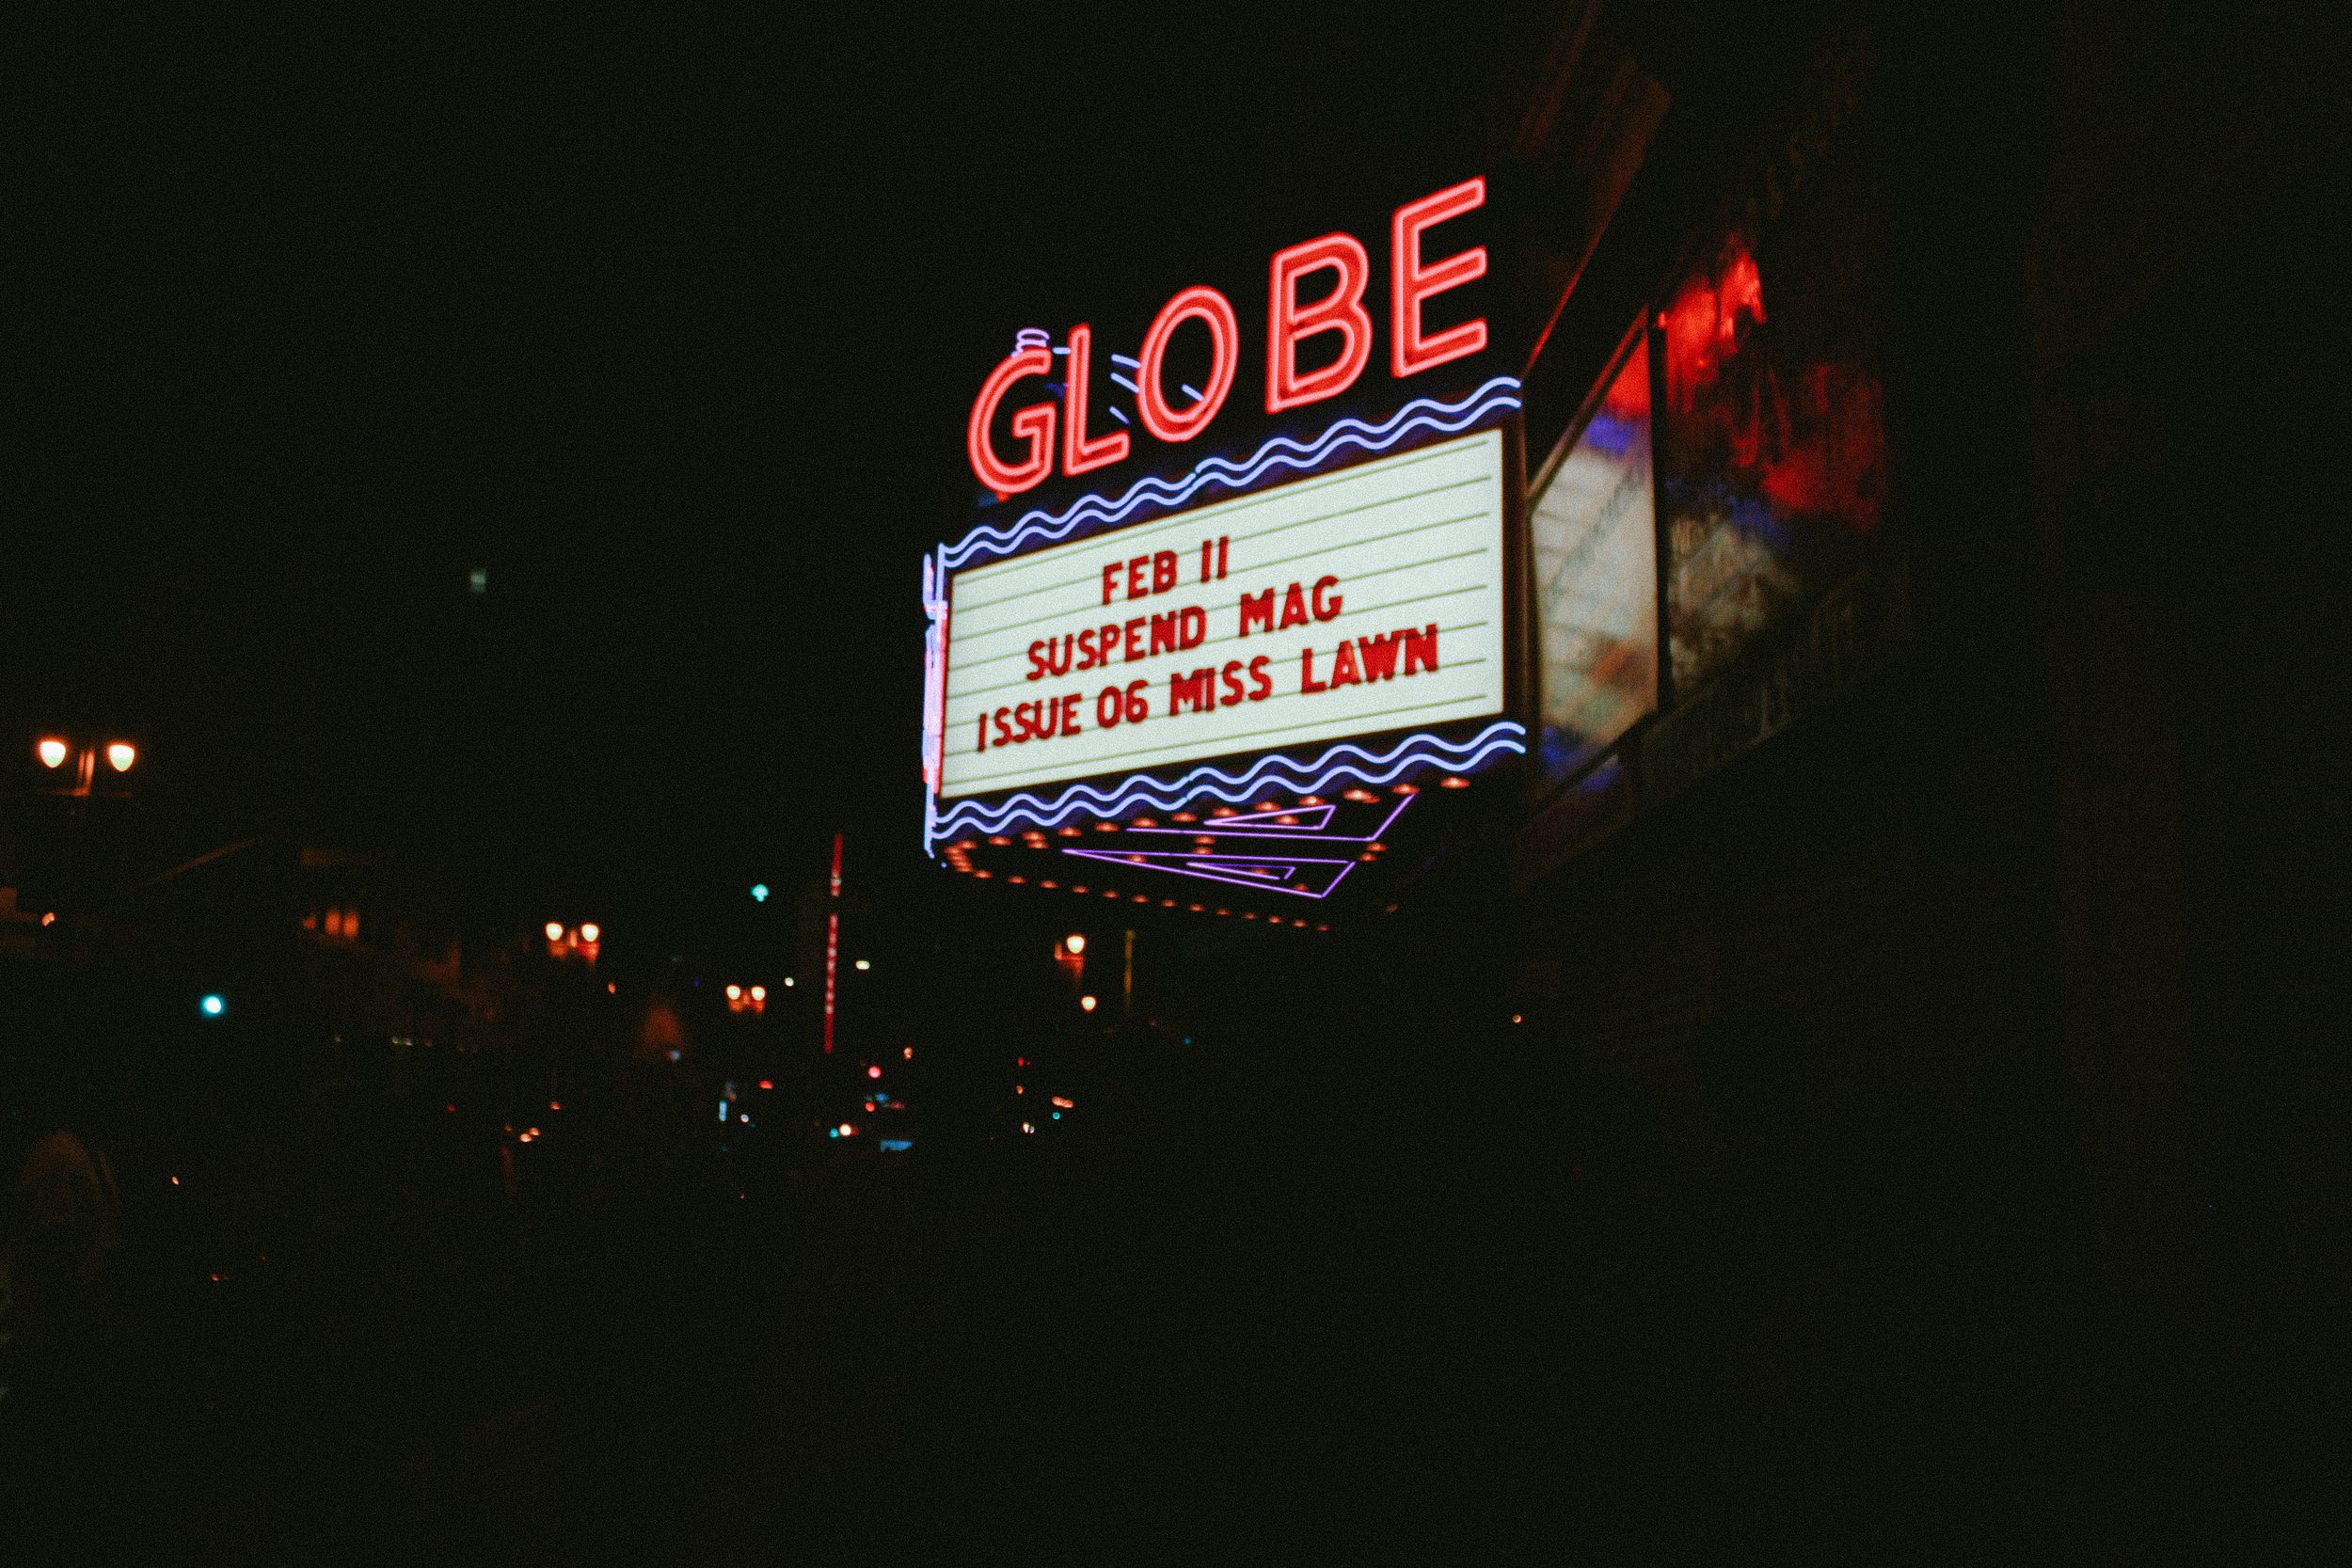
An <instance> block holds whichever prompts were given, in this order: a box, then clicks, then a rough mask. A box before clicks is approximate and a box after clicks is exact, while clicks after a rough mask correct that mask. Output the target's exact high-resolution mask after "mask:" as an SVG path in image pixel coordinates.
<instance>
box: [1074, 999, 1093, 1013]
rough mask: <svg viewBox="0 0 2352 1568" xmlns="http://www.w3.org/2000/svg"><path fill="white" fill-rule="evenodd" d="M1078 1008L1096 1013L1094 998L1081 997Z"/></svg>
mask: <svg viewBox="0 0 2352 1568" xmlns="http://www.w3.org/2000/svg"><path fill="white" fill-rule="evenodd" d="M1078 1006H1080V1007H1082V1008H1084V1009H1085V1010H1086V1011H1088V1012H1089V1013H1090V1012H1092V1011H1094V998H1092V997H1091V996H1081V997H1080V998H1078Z"/></svg>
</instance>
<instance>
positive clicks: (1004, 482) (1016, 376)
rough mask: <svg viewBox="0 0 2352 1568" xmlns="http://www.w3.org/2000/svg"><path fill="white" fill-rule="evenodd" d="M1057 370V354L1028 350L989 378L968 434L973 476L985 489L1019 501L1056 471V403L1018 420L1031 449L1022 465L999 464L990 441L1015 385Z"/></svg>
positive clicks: (1016, 427)
mask: <svg viewBox="0 0 2352 1568" xmlns="http://www.w3.org/2000/svg"><path fill="white" fill-rule="evenodd" d="M1053 368H1054V351H1053V350H1052V349H1049V348H1032V349H1025V350H1023V351H1022V352H1021V353H1019V354H1016V355H1014V356H1011V357H1010V358H1009V359H1007V360H1006V361H1005V362H1004V363H1003V364H1001V365H999V366H997V367H996V368H995V370H993V371H992V372H990V373H989V377H988V380H987V382H986V383H985V384H983V385H982V386H981V388H980V398H979V401H978V402H977V403H975V404H973V405H972V422H971V425H970V426H969V427H968V428H967V429H966V430H965V432H964V445H965V448H966V450H967V451H969V452H970V453H971V457H972V471H973V472H974V473H976V474H977V475H979V476H980V483H982V484H985V485H987V486H988V487H989V488H990V489H992V490H993V491H995V492H996V493H997V494H998V495H1000V496H1011V495H1018V494H1019V493H1020V492H1022V491H1024V490H1026V489H1029V488H1030V487H1032V486H1033V485H1036V484H1039V483H1042V482H1043V481H1044V479H1045V477H1046V475H1048V474H1050V473H1052V472H1053V471H1054V405H1053V404H1050V403H1034V404H1030V405H1029V406H1028V407H1026V408H1024V409H1022V410H1021V411H1020V412H1018V413H1016V414H1014V415H1013V417H1012V433H1013V435H1014V436H1020V437H1023V438H1025V439H1026V440H1027V441H1028V443H1029V455H1028V456H1027V457H1026V458H1025V459H1024V460H1022V461H1021V462H1020V463H1019V464H1010V463H1006V462H1003V461H1001V460H1000V459H998V457H997V455H996V451H995V449H994V448H993V447H991V446H990V445H989V441H988V427H989V426H990V425H991V424H993V422H994V421H995V419H996V405H997V404H1000V403H1002V402H1003V401H1004V399H1005V393H1006V392H1007V391H1009V389H1010V388H1011V387H1012V384H1013V383H1014V382H1016V381H1018V380H1020V379H1021V378H1022V377H1023V376H1025V375H1044V374H1046V373H1047V372H1050V371H1051V370H1053Z"/></svg>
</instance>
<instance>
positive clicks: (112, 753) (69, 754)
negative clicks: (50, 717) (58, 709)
mask: <svg viewBox="0 0 2352 1568" xmlns="http://www.w3.org/2000/svg"><path fill="white" fill-rule="evenodd" d="M101 750H103V751H104V752H105V753H106V765H107V766H108V767H109V768H113V769H114V770H115V771H116V772H118V773H128V772H129V771H131V765H132V764H134V763H135V762H137V761H138V760H139V749H138V748H137V747H136V746H134V745H132V744H131V743H130V742H129V741H127V740H109V741H108V742H106V744H105V745H104V747H103V748H101V747H100V746H99V744H98V743H97V742H96V741H91V742H88V743H87V744H84V745H79V746H77V745H76V744H75V742H74V741H73V740H72V738H70V737H69V736H61V735H44V736H41V737H40V739H38V740H36V741H34V742H33V755H34V756H35V757H37V758H38V759H40V765H41V767H42V768H44V769H46V770H47V771H49V772H51V773H62V772H63V771H64V770H65V768H66V765H67V764H68V763H69V762H72V763H74V764H75V766H74V769H73V783H72V784H64V785H56V786H52V787H50V788H47V789H44V790H42V791H41V793H42V794H44V795H72V796H87V795H91V794H95V793H100V792H99V791H94V790H92V789H91V787H90V784H91V781H92V780H93V779H94V778H95V777H96V776H97V772H98V753H99V752H100V751H101ZM76 752H79V757H78V760H77V758H76V755H75V753H76ZM112 793H121V792H119V791H116V792H112Z"/></svg>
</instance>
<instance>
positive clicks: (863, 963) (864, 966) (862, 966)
mask: <svg viewBox="0 0 2352 1568" xmlns="http://www.w3.org/2000/svg"><path fill="white" fill-rule="evenodd" d="M857 967H858V968H860V969H871V968H873V967H874V966H873V965H872V964H870V963H868V962H867V961H866V959H864V958H860V959H858V961H857Z"/></svg>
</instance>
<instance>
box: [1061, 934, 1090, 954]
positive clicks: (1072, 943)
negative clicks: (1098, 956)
mask: <svg viewBox="0 0 2352 1568" xmlns="http://www.w3.org/2000/svg"><path fill="white" fill-rule="evenodd" d="M1061 942H1062V945H1063V946H1064V947H1067V948H1069V949H1070V950H1071V951H1072V952H1073V953H1083V952H1085V951H1086V950H1087V939H1086V938H1084V937H1082V936H1080V935H1078V934H1077V933H1076V932H1075V931H1073V932H1072V933H1071V934H1070V935H1068V936H1066V937H1064V938H1062V939H1061Z"/></svg>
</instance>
